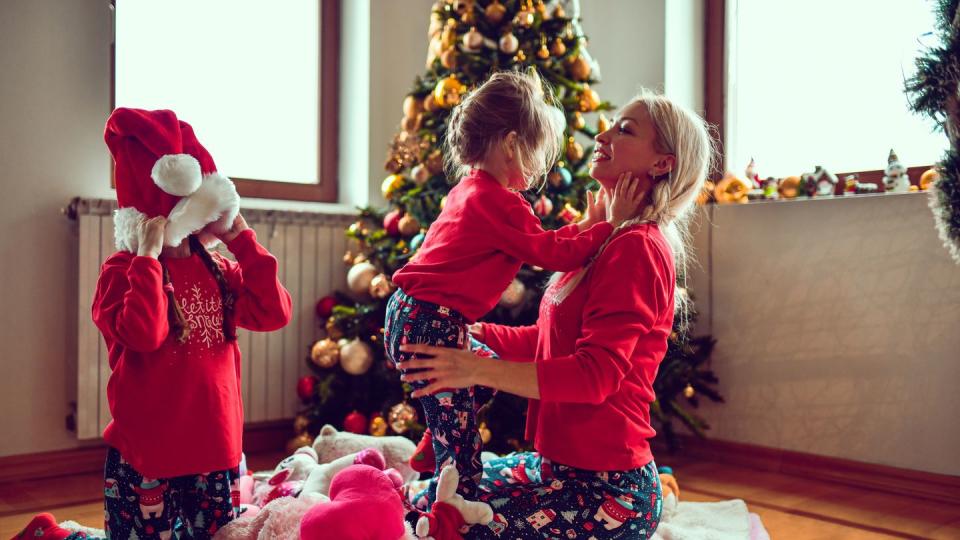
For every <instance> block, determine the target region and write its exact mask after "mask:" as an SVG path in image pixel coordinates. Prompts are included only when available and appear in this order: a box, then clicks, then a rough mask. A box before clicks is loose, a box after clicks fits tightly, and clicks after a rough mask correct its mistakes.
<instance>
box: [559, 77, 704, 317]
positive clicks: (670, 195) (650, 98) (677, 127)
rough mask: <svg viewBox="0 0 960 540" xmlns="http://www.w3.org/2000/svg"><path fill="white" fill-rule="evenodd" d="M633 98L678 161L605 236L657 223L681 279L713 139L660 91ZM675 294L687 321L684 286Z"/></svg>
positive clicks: (660, 148) (660, 147)
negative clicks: (642, 203) (634, 212)
mask: <svg viewBox="0 0 960 540" xmlns="http://www.w3.org/2000/svg"><path fill="white" fill-rule="evenodd" d="M634 103H642V104H643V105H644V106H645V107H646V109H647V112H648V113H649V115H650V120H651V121H652V122H653V127H654V130H655V131H656V134H657V138H656V141H655V143H654V144H655V148H656V150H657V152H660V153H662V154H671V155H673V156H674V157H675V160H676V161H675V163H674V166H673V170H671V171H670V172H669V173H668V174H666V175H663V176H662V177H658V178H654V179H653V182H654V183H653V188H652V189H651V191H650V194H649V204H647V206H645V207H643V208H642V209H641V210H640V213H639V215H637V216H636V217H635V218H633V219H631V220H628V221H626V222H624V223H623V224H622V225H620V227H619V228H618V229H617V231H614V233H613V234H612V235H610V238H608V239H607V243H609V242H610V240H611V239H612V238H614V237H615V236H616V235H617V233H618V232H619V231H621V230H623V229H625V228H627V227H630V226H632V225H636V224H638V223H645V222H653V223H656V224H657V225H658V226H659V227H660V230H661V231H662V232H663V235H664V237H665V238H666V239H667V241H668V242H669V243H670V248H671V249H672V251H673V258H674V263H675V266H676V271H677V276H678V277H679V278H680V279H681V280H685V279H686V278H685V275H686V269H687V262H688V255H687V249H688V246H689V244H690V233H689V230H688V223H689V220H690V215H691V210H692V209H693V208H694V207H695V204H694V203H695V202H696V199H697V194H699V193H700V191H701V190H703V184H704V182H705V181H706V179H707V175H708V174H709V172H710V165H711V160H712V158H713V155H714V153H715V149H714V139H713V137H711V136H710V131H709V129H708V127H707V123H706V122H705V121H704V120H703V119H702V118H700V116H698V115H697V114H695V113H693V112H692V111H690V110H688V109H687V108H686V107H683V106H681V105H678V104H676V103H674V102H673V101H671V100H670V99H669V98H667V97H665V96H663V95H660V94H656V93H654V92H651V91H649V90H646V89H643V90H641V91H640V93H639V94H638V95H637V96H636V97H634V98H633V99H632V100H631V101H630V104H631V105H632V104H634ZM607 243H604V244H603V245H602V246H601V247H600V250H599V251H598V252H597V256H595V257H594V258H593V259H591V261H590V262H589V263H587V265H586V266H584V268H582V269H581V270H578V271H577V272H578V274H577V275H575V276H574V277H573V278H572V279H570V280H569V281H567V283H565V284H564V286H563V287H562V288H561V289H560V290H559V291H558V292H557V294H556V295H555V296H554V297H553V300H554V301H555V302H557V303H559V302H562V301H563V299H564V298H566V297H567V296H568V295H569V294H570V292H572V291H573V290H574V289H575V288H576V287H577V285H578V284H579V283H580V281H581V280H582V279H583V276H584V275H585V274H586V273H587V271H588V270H589V269H590V266H591V265H592V263H593V261H595V260H596V259H597V257H599V254H600V253H601V252H602V251H603V249H604V248H605V247H606V246H607ZM558 277H559V274H557V275H555V276H554V279H558ZM674 299H675V301H674V307H675V311H676V313H677V314H679V315H680V317H681V318H682V319H683V321H684V322H686V315H687V312H688V308H689V298H688V296H687V295H686V293H685V292H684V291H677V292H676V294H675V295H674Z"/></svg>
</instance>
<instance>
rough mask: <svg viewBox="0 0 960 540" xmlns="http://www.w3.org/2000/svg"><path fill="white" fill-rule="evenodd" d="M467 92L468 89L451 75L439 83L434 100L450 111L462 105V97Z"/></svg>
mask: <svg viewBox="0 0 960 540" xmlns="http://www.w3.org/2000/svg"><path fill="white" fill-rule="evenodd" d="M466 91H467V87H466V86H465V85H464V84H463V83H461V82H460V81H459V80H457V78H456V77H454V76H452V75H451V76H449V77H445V78H443V79H440V80H439V81H437V86H436V87H435V88H434V89H433V99H434V101H436V102H437V105H439V106H441V107H443V108H446V109H449V108H450V107H453V106H455V105H456V104H457V103H460V97H461V96H463V94H465V93H466Z"/></svg>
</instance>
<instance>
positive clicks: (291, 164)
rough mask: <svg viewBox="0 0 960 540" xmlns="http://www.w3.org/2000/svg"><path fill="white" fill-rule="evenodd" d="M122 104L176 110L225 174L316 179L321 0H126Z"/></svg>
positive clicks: (121, 14)
mask: <svg viewBox="0 0 960 540" xmlns="http://www.w3.org/2000/svg"><path fill="white" fill-rule="evenodd" d="M116 27H117V37H116V105H117V106H118V107H121V106H122V107H139V108H145V109H172V110H174V111H176V112H177V115H178V116H180V117H181V118H183V119H184V120H186V121H187V122H189V123H190V124H191V125H192V126H193V127H194V130H195V131H196V132H197V136H198V137H199V138H200V141H201V142H202V143H203V145H204V146H206V147H207V149H208V150H209V151H210V153H211V154H212V155H213V158H214V160H215V161H216V162H217V166H218V168H219V169H220V172H222V173H224V174H226V175H228V176H231V177H235V178H251V179H257V180H281V181H286V182H303V183H316V182H317V176H318V148H319V111H318V107H319V95H318V92H319V74H318V69H319V59H318V55H319V43H320V41H319V2H317V0H284V1H283V2H263V1H257V0H162V1H161V0H152V1H147V0H135V1H134V0H120V1H118V2H117V13H116Z"/></svg>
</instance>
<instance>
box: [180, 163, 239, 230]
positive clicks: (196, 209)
mask: <svg viewBox="0 0 960 540" xmlns="http://www.w3.org/2000/svg"><path fill="white" fill-rule="evenodd" d="M239 212H240V196H239V195H237V188H236V187H234V185H233V182H232V181H231V180H230V179H229V178H227V177H226V176H223V175H221V174H219V173H215V172H214V173H210V174H208V175H206V176H204V177H203V181H202V182H201V183H200V187H199V188H197V190H196V191H195V192H194V193H193V194H192V195H190V196H189V197H184V198H182V199H180V202H178V203H177V205H176V206H174V207H173V210H171V211H170V215H168V216H167V228H166V229H165V231H164V237H165V238H164V243H165V244H166V245H168V246H177V245H180V242H182V241H183V239H184V238H186V237H187V236H189V235H190V234H191V233H194V232H197V231H199V230H200V229H202V228H204V227H205V226H206V225H207V224H213V225H212V226H211V227H210V229H211V231H212V232H216V233H221V232H226V231H227V230H229V229H230V226H231V225H232V224H233V220H234V219H236V217H237V214H238V213H239Z"/></svg>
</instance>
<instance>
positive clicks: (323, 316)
mask: <svg viewBox="0 0 960 540" xmlns="http://www.w3.org/2000/svg"><path fill="white" fill-rule="evenodd" d="M337 304H338V302H337V298H336V297H335V296H333V295H331V296H324V297H323V298H321V299H320V300H317V307H316V311H317V318H318V319H320V320H323V321H326V320H327V319H329V318H330V316H331V315H333V308H334V307H336V306H337Z"/></svg>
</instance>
